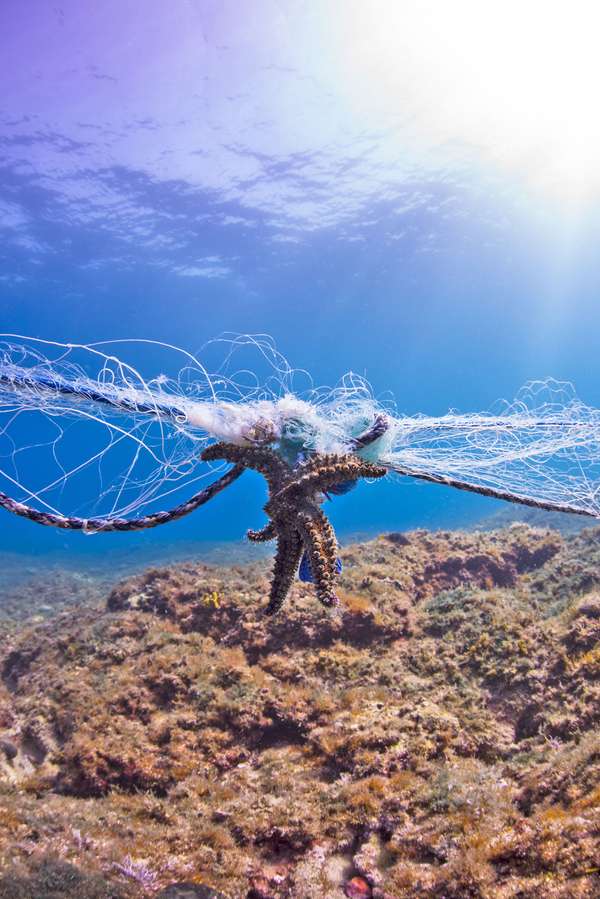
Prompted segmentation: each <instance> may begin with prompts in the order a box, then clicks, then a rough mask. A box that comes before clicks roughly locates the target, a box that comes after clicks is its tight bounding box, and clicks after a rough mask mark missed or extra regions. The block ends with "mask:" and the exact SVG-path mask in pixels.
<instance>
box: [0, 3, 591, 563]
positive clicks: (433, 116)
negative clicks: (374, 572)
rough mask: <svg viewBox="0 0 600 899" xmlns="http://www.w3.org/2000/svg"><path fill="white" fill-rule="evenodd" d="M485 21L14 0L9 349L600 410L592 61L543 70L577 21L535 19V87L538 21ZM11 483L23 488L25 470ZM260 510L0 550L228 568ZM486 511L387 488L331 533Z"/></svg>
mask: <svg viewBox="0 0 600 899" xmlns="http://www.w3.org/2000/svg"><path fill="white" fill-rule="evenodd" d="M533 6H536V7H537V4H532V7H533ZM367 7H368V8H367ZM490 15H491V21H487V20H485V18H482V13H481V11H478V5H476V4H469V3H464V2H461V3H458V4H457V5H456V6H454V4H453V13H452V15H449V14H448V13H446V12H443V11H442V10H441V9H439V7H436V4H428V3H425V4H420V3H413V2H409V3H406V4H401V5H398V6H397V5H396V4H390V3H374V4H363V3H361V2H358V0H350V2H344V3H341V2H336V0H331V2H319V3H312V4H311V3H308V4H306V3H300V2H289V3H276V2H269V0H258V2H256V3H252V4H240V3H238V2H230V0H220V2H211V0H202V2H200V0H199V2H192V0H173V2H171V3H169V4H164V3H162V2H160V0H148V2H144V3H141V2H128V3H122V2H117V0H106V2H103V3H101V4H95V5H92V4H81V3H77V2H75V0H65V2H60V3H58V4H56V5H53V4H47V3H44V2H42V0H31V2H28V3H26V4H22V3H17V2H13V0H5V2H3V3H2V4H1V7H0V35H1V37H0V42H1V45H2V52H1V53H0V84H1V85H2V89H1V95H0V147H1V149H0V234H1V242H0V310H1V320H0V325H1V328H0V330H2V332H6V333H14V334H20V335H30V336H32V337H36V338H42V339H44V340H51V341H61V342H73V343H78V344H88V343H89V344H91V343H94V342H96V341H100V340H109V339H110V340H123V339H129V338H138V339H144V340H151V341H162V342H165V343H168V344H171V345H175V346H178V347H182V348H183V349H185V350H187V351H190V352H193V353H198V354H199V357H200V358H203V357H202V353H203V352H204V350H203V349H202V348H203V347H204V346H205V345H206V344H207V342H208V341H210V340H211V339H213V338H216V337H219V336H220V335H222V334H225V333H229V334H231V333H234V334H267V335H270V337H271V338H272V339H273V341H274V342H275V345H276V346H277V348H278V350H279V351H280V352H281V353H282V354H283V355H284V356H285V357H286V358H287V359H288V360H289V362H290V364H291V365H292V366H295V367H298V368H301V369H304V370H306V371H307V372H309V373H310V375H311V377H312V379H313V382H314V383H315V384H316V385H320V384H335V383H336V382H337V381H338V379H339V378H340V377H341V376H342V375H343V374H344V373H345V372H347V371H350V370H351V371H353V372H356V373H358V374H359V375H361V376H364V377H366V378H367V379H368V381H369V382H370V384H371V385H372V388H373V391H374V394H375V395H376V396H380V397H382V398H388V397H389V396H393V397H394V398H395V401H396V405H397V409H398V411H399V412H400V413H403V414H407V415H413V414H416V413H418V412H422V413H426V414H430V415H441V414H443V413H445V412H446V411H448V410H449V409H456V410H459V411H461V412H472V411H480V410H486V409H489V408H490V407H491V406H492V405H493V404H494V402H495V401H497V400H498V399H500V398H505V399H511V398H512V397H514V396H515V395H516V393H517V392H518V390H519V388H520V387H521V386H522V385H523V384H524V383H526V382H527V381H529V380H531V379H538V378H546V377H553V378H556V379H559V380H567V381H570V382H572V383H573V384H574V385H575V387H576V389H577V392H578V394H579V396H580V397H581V398H582V400H583V401H584V402H586V403H587V404H589V405H590V406H593V407H599V406H600V378H599V375H600V358H599V355H598V352H597V347H598V334H599V329H600V313H599V311H598V310H599V308H600V307H599V305H598V291H599V287H600V256H599V255H598V253H597V243H598V228H599V218H598V204H597V186H598V184H597V178H596V175H597V172H596V170H595V165H596V163H595V159H596V155H597V154H595V153H594V148H595V147H597V137H598V135H597V134H596V133H595V132H594V127H595V126H594V125H593V122H592V124H590V122H591V120H592V119H593V110H592V109H591V108H590V107H589V103H590V102H591V96H592V93H593V91H592V86H593V79H592V81H590V77H589V72H588V71H587V70H586V68H585V65H586V62H585V60H586V55H585V53H582V54H580V56H581V58H580V59H579V60H570V65H569V67H568V69H569V71H568V73H567V72H565V71H564V70H562V69H561V73H558V74H557V73H556V71H555V67H553V66H552V65H551V64H550V63H549V61H550V62H551V60H552V58H553V52H554V51H555V50H556V48H557V47H558V46H559V45H560V44H561V40H562V38H563V37H564V33H565V31H564V29H565V28H567V32H568V27H569V25H570V22H567V23H565V22H564V21H562V20H561V19H560V17H559V18H556V21H554V19H552V17H549V18H548V19H547V21H546V26H547V27H546V29H545V30H544V31H543V35H544V38H543V40H544V41H545V43H544V44H543V47H542V50H540V51H539V52H540V53H541V52H542V51H543V54H545V55H543V61H545V63H547V64H546V65H545V67H544V65H541V66H540V64H539V60H537V59H536V61H535V63H534V62H532V60H531V58H530V54H531V44H530V43H528V41H527V40H526V39H525V38H526V37H527V34H528V31H527V29H528V28H529V29H530V31H531V29H534V27H535V16H534V15H533V12H532V13H526V14H523V13H521V12H519V10H518V9H517V7H516V6H514V8H513V6H512V5H511V4H509V5H508V7H506V8H505V9H504V11H503V13H502V15H501V16H500V15H499V13H496V14H492V13H490ZM530 19H531V20H530ZM571 24H572V23H571ZM498 29H500V32H499V33H500V36H501V37H503V39H504V38H505V41H504V44H503V43H502V40H500V39H498V40H496V41H494V42H491V40H490V34H491V33H495V34H496V36H497V35H498ZM578 34H579V35H580V37H581V34H580V32H578ZM581 39H583V38H581ZM511 41H512V42H513V43H512V44H511ZM507 42H508V43H507ZM498 45H501V46H503V47H504V48H505V49H506V47H509V56H510V60H511V64H510V66H508V67H507V66H506V65H505V59H506V57H505V55H504V54H505V50H502V49H500V50H499V49H498ZM586 46H587V45H586ZM591 92H592V93H591ZM116 346H117V348H118V347H119V345H116ZM129 352H133V355H134V357H135V358H134V360H133V361H134V363H135V365H136V367H137V368H138V369H139V370H140V371H141V372H142V373H143V374H144V376H145V377H147V378H152V377H155V376H157V375H159V374H163V373H164V374H166V375H169V376H175V375H176V374H177V372H176V371H163V369H162V368H159V366H160V365H162V364H163V360H162V357H159V356H158V355H157V353H156V352H155V348H154V347H153V346H152V345H151V344H147V345H146V346H145V347H144V346H142V347H140V346H138V347H136V348H135V350H134V351H131V349H130V348H129V347H128V346H127V345H125V344H123V345H122V350H120V349H119V353H120V354H122V357H123V359H124V360H125V361H129V357H128V355H127V354H128V353H129ZM206 352H208V353H209V355H211V358H215V353H216V352H217V350H216V349H215V347H214V346H213V347H212V348H210V349H209V350H207V351H206ZM35 427H36V426H35V425H34V424H27V423H25V424H24V428H25V431H24V433H26V435H27V441H26V442H29V443H35V441H36V439H38V435H37V432H36V429H35ZM27 429H29V430H27ZM44 439H48V435H47V434H46V435H45V436H44ZM78 439H85V438H84V437H81V438H78ZM61 446H62V444H61ZM61 451H62V449H61ZM3 452H4V453H5V458H7V455H10V453H9V451H8V450H7V449H6V447H5V448H4V449H3ZM35 464H37V463H35ZM23 466H24V467H23ZM5 470H11V469H10V462H9V461H7V467H6V468H5ZM20 472H21V473H22V474H24V480H25V481H26V479H27V476H28V475H30V474H31V476H32V477H33V476H34V475H35V476H37V475H38V474H39V471H36V472H31V473H30V472H28V471H27V464H26V461H25V457H23V459H22V460H21V461H20ZM98 483H99V480H98V472H97V471H96V470H94V471H90V474H89V480H88V481H87V482H85V481H83V482H79V485H78V488H77V489H78V490H81V494H82V495H81V500H82V502H83V500H85V501H86V502H87V501H93V500H94V498H95V496H96V494H97V492H98V490H99V488H98ZM104 486H106V485H104ZM9 487H10V483H9V482H7V481H6V480H4V481H3V485H2V489H7V490H9ZM182 489H183V488H182ZM9 492H10V490H9ZM184 495H185V490H184ZM65 496H66V499H68V500H69V501H70V500H71V499H73V497H71V496H69V495H68V492H67V493H66V494H65ZM75 499H79V497H76V498H75ZM263 502H264V486H263V483H262V481H261V479H260V478H259V477H258V476H255V475H252V474H247V475H245V476H244V478H243V479H242V480H240V481H239V482H238V483H236V484H235V486H233V487H232V488H231V489H230V490H228V491H227V493H226V494H223V495H222V496H220V497H219V498H217V499H216V500H214V501H213V502H212V503H211V504H210V505H209V506H207V507H205V508H204V509H202V510H201V511H199V512H198V513H196V514H195V515H193V516H191V517H189V518H187V519H184V520H182V521H180V522H177V523H175V524H172V525H170V526H169V527H168V528H161V529H158V530H156V531H152V532H148V533H143V534H124V535H102V536H95V537H84V536H82V535H80V534H69V533H65V532H55V531H53V530H51V529H46V528H41V527H38V526H36V525H34V524H31V523H29V522H26V521H22V520H19V519H16V518H14V517H12V516H9V515H8V514H5V513H2V516H1V519H0V532H1V538H2V548H3V549H4V550H5V551H6V552H10V553H12V554H17V556H18V555H19V554H21V555H24V556H37V557H41V558H42V559H43V558H45V557H46V554H47V553H51V554H53V555H54V556H62V557H63V558H65V559H68V560H69V561H71V562H72V561H73V560H74V559H81V560H82V562H83V561H84V560H85V559H88V558H90V557H93V558H94V559H95V560H96V561H97V560H98V559H102V560H110V558H111V554H112V553H114V554H118V555H119V557H122V556H123V555H125V556H126V555H127V554H131V559H132V561H133V560H135V558H136V557H139V554H140V553H142V554H143V556H144V558H146V557H148V558H152V557H153V554H154V555H156V557H159V556H160V558H163V557H164V552H165V547H171V548H172V551H173V554H175V555H176V554H178V553H180V552H188V547H189V552H190V553H191V554H193V553H194V552H197V553H198V554H201V553H202V552H203V551H206V552H208V551H209V550H211V547H214V545H217V546H221V544H224V545H225V547H226V549H225V550H224V557H227V552H228V551H230V553H231V558H237V557H238V555H239V552H240V548H243V552H246V551H247V546H246V545H245V544H243V539H244V533H245V530H246V528H247V527H258V526H260V524H261V523H262V521H263V513H262V512H261V506H262V503H263ZM499 507H500V504H498V503H495V502H494V501H491V500H484V499H482V498H477V497H473V496H469V495H465V494H462V493H457V492H455V491H452V490H450V489H446V488H442V487H437V486H431V485H425V484H416V483H412V482H409V481H404V482H402V481H400V480H396V481H395V482H389V483H388V482H386V483H377V484H361V485H360V486H359V487H358V489H357V490H356V491H354V492H353V493H352V494H350V495H348V496H345V497H339V498H336V499H335V500H333V501H332V502H331V503H330V504H328V514H330V516H331V519H332V521H333V522H334V524H335V525H336V528H337V531H338V534H339V535H340V537H341V539H342V540H348V539H350V538H351V536H352V535H353V534H373V533H378V532H380V531H384V530H401V529H406V528H415V527H427V528H434V529H435V528H440V527H454V526H461V525H463V524H465V523H472V522H473V521H476V520H477V519H478V518H485V517H487V516H489V515H491V514H493V513H494V512H495V511H497V509H498V508H499ZM227 548H229V549H227ZM219 557H220V558H221V557H223V552H222V553H221V555H220V556H219Z"/></svg>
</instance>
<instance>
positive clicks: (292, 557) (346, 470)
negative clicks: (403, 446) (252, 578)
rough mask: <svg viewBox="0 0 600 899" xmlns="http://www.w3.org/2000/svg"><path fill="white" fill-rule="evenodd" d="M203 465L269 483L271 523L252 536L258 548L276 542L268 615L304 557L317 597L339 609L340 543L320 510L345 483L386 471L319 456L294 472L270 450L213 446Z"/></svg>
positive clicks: (354, 459)
mask: <svg viewBox="0 0 600 899" xmlns="http://www.w3.org/2000/svg"><path fill="white" fill-rule="evenodd" d="M202 459H203V460H204V461H207V462H208V461H214V460H217V459H224V460H225V461H226V462H231V463H233V464H235V465H243V466H245V467H246V468H252V469H254V470H255V471H258V472H260V473H261V474H262V475H263V476H264V477H265V480H266V481H267V486H268V488H269V499H268V501H267V503H266V505H265V506H264V510H265V512H266V513H267V515H268V517H269V521H268V523H267V524H266V525H265V526H264V527H263V528H261V530H259V531H252V530H250V531H248V539H249V540H252V541H254V542H255V543H262V542H265V541H267V540H275V539H276V540H277V552H276V554H275V565H274V569H273V580H272V583H271V593H270V598H269V604H268V605H267V607H266V610H265V611H266V613H267V614H268V615H273V614H274V613H275V612H277V611H279V609H280V608H281V606H282V605H283V603H284V602H285V599H286V596H287V595H288V593H289V590H290V587H291V586H292V583H293V581H294V578H295V576H296V572H297V570H298V564H299V562H300V559H301V558H302V554H303V552H306V554H307V557H308V560H309V563H310V568H311V573H312V576H313V580H314V583H315V587H316V592H317V597H318V599H319V600H320V602H322V603H323V605H325V606H336V605H338V604H339V600H338V598H337V596H336V594H335V591H334V582H335V577H336V558H337V540H336V536H335V532H334V530H333V527H332V526H331V523H330V522H329V520H328V518H327V516H326V515H325V514H324V513H323V511H322V510H321V508H320V504H321V503H322V502H323V499H324V494H326V492H327V490H329V489H331V488H332V487H335V486H336V485H337V484H340V483H341V482H344V481H356V480H358V479H359V478H382V477H383V476H384V475H386V474H387V469H385V468H384V467H383V466H381V465H375V464H374V463H372V462H366V461H365V460H364V459H361V458H360V457H359V456H356V455H354V454H345V455H341V454H336V453H329V454H325V453H315V454H314V455H312V456H311V457H310V458H309V459H308V460H307V461H305V462H301V463H299V464H298V465H296V466H294V467H292V466H291V465H288V464H287V462H286V461H285V460H284V459H283V458H282V457H281V456H280V455H279V454H278V453H277V452H276V451H275V450H273V449H271V448H270V447H266V446H238V445H237V444H234V443H214V444H212V446H209V447H207V449H205V450H204V452H203V453H202Z"/></svg>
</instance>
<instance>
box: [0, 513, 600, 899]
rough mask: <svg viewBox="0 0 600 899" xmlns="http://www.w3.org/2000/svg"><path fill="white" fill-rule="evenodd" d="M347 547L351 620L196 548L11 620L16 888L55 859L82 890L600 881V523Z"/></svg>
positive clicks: (522, 885)
mask: <svg viewBox="0 0 600 899" xmlns="http://www.w3.org/2000/svg"><path fill="white" fill-rule="evenodd" d="M342 556H343V559H344V573H343V575H342V577H341V579H340V580H341V582H340V596H341V600H342V606H341V609H340V612H339V614H335V615H332V614H331V613H330V612H328V611H327V610H325V609H324V608H323V607H322V606H320V605H319V604H318V602H317V601H316V600H315V597H314V593H313V589H312V587H311V586H310V585H306V584H301V583H297V584H296V585H295V586H294V588H293V589H292V592H291V596H290V598H289V600H288V603H287V605H286V607H285V608H284V610H283V611H282V612H281V614H279V615H277V616H275V617H274V618H273V619H267V618H265V617H264V616H263V615H261V608H262V607H263V606H264V604H265V601H266V595H267V593H268V583H269V581H268V570H267V565H266V563H262V562H261V563H256V564H252V565H249V566H232V567H230V568H218V567H214V566H208V565H205V564H194V563H186V564H182V565H177V566H171V567H166V568H160V569H157V568H154V569H150V570H148V571H146V572H144V573H142V574H140V575H137V576H135V577H131V578H129V579H127V580H125V581H123V582H121V583H120V584H118V585H117V586H116V587H114V588H113V589H112V591H111V592H110V593H109V595H108V597H107V600H106V602H105V604H104V605H103V606H100V607H98V606H97V605H96V606H95V605H94V604H93V603H91V604H88V605H82V606H79V607H78V608H77V610H76V611H75V612H74V611H73V610H69V611H68V612H67V613H62V614H61V613H58V614H57V616H56V617H55V618H54V619H53V620H52V621H51V622H47V621H40V622H38V623H35V624H32V623H31V622H29V623H26V624H24V625H22V626H21V627H19V628H17V629H13V630H12V631H11V632H10V633H9V634H8V636H7V638H6V640H5V643H4V645H3V648H2V651H1V652H0V671H1V675H2V679H1V684H0V870H3V869H7V868H8V869H9V871H8V873H6V874H5V883H6V884H9V885H10V889H13V892H14V890H19V889H21V891H23V890H26V889H29V888H30V886H31V884H37V883H38V882H41V881H39V878H40V877H41V876H42V874H41V873H40V872H41V871H42V868H41V867H40V865H42V866H43V864H50V863H49V862H41V861H40V859H60V860H61V861H60V864H64V865H66V866H67V867H66V868H64V869H60V870H61V871H63V874H64V877H65V878H67V879H68V877H69V876H71V877H80V878H83V880H81V884H82V886H81V888H80V887H78V889H81V893H80V894H81V895H82V896H86V895H90V896H94V895H96V894H94V893H93V892H90V891H92V890H93V889H96V890H100V892H98V896H99V897H100V896H104V895H107V896H108V895H111V896H112V895H115V896H117V895H123V896H130V895H132V896H139V895H148V896H150V895H154V896H156V895H160V896H164V897H165V899H166V897H167V896H169V897H170V896H173V897H175V896H177V897H179V896H181V897H182V899H183V896H184V895H185V896H186V899H187V894H186V893H185V892H184V893H181V890H184V891H185V890H187V891H188V893H190V895H193V896H202V895H206V896H217V895H223V896H225V897H227V899H252V897H253V899H259V897H268V899H287V897H289V899H294V897H303V899H304V897H306V899H319V897H321V896H323V897H331V899H343V897H344V896H348V895H365V896H372V899H391V897H400V899H402V897H407V899H410V897H417V896H418V897H421V896H432V897H434V896H437V897H442V896H444V897H448V899H450V897H453V899H454V897H456V899H459V897H481V899H488V897H489V899H492V897H500V899H505V897H506V899H509V897H514V899H516V897H537V896H540V897H544V899H552V897H567V896H577V897H584V896H590V897H592V896H595V895H599V890H598V883H599V880H598V878H599V876H600V856H599V854H598V851H599V847H600V752H599V751H598V745H600V743H599V742H598V737H599V736H600V643H599V638H600V599H599V596H600V593H599V592H598V591H599V590H600V532H598V531H583V532H581V533H580V534H577V535H575V536H561V535H559V534H557V533H555V532H552V531H548V530H535V529H532V528H529V527H527V526H523V525H514V526H512V527H511V528H509V529H507V530H505V531H498V532H492V533H469V534H464V533H459V532H448V531H445V532H439V533H428V532H424V531H419V532H414V533H407V534H402V535H398V534H393V535H388V536H384V537H381V538H378V539H376V540H372V541H369V542H367V543H363V544H356V545H353V546H349V547H348V548H347V549H345V550H343V552H342ZM52 864H54V862H52ZM57 864H58V862H57ZM15 866H16V867H15ZM48 870H49V869H48ZM57 870H59V869H57ZM69 872H70V873H69ZM44 876H46V875H44ZM56 876H57V877H58V874H57V875H56ZM6 878H8V879H6ZM35 878H38V880H36V879H35ZM85 878H87V880H85ZM65 882H66V881H65ZM2 883H4V882H3V881H0V885H1V884H2ZM31 888H33V887H31ZM6 889H8V886H6ZM36 889H37V887H36ZM85 890H88V892H87V893H86V892H85ZM102 890H105V893H102V892H101V891H102ZM106 890H108V891H109V892H108V893H106ZM110 890H113V893H111V892H110ZM169 890H170V891H171V892H169ZM177 890H179V892H176V891H177ZM161 891H162V892H161ZM173 891H175V892H173ZM190 891H191V892H190ZM202 891H204V892H202ZM211 891H212V892H211ZM361 891H362V892H361ZM63 894H64V895H69V894H68V893H63ZM6 895H7V896H12V895H13V893H6ZM14 895H15V897H20V896H21V895H28V894H27V893H26V892H25V893H23V892H21V893H18V892H16V893H14ZM43 895H46V894H44V893H40V896H43ZM48 895H50V894H48ZM77 895H79V893H78V894H77ZM2 896H4V893H2V890H1V888H0V897H2Z"/></svg>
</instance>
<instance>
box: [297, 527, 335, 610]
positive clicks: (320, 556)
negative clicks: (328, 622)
mask: <svg viewBox="0 0 600 899" xmlns="http://www.w3.org/2000/svg"><path fill="white" fill-rule="evenodd" d="M300 528H301V535H302V540H303V543H304V546H305V547H306V551H307V553H308V558H309V561H310V568H311V571H312V575H313V578H314V582H315V588H316V591H317V597H318V599H319V601H320V602H322V603H323V605H324V606H337V605H338V604H339V600H338V598H337V596H336V595H335V590H334V583H335V554H333V556H332V554H331V553H330V552H329V551H328V549H329V548H328V545H327V543H328V538H327V537H326V536H325V535H324V533H323V529H322V527H321V523H320V522H319V521H318V520H316V519H315V518H313V517H311V516H309V515H303V516H301V517H300ZM334 539H335V538H334Z"/></svg>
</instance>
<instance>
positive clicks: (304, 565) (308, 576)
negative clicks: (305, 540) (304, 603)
mask: <svg viewBox="0 0 600 899" xmlns="http://www.w3.org/2000/svg"><path fill="white" fill-rule="evenodd" d="M335 573H336V574H341V573H342V560H341V559H336V560H335ZM298 577H299V579H300V580H301V581H303V582H304V583H305V584H314V582H315V580H314V578H313V573H312V569H311V567H310V562H309V560H308V555H307V553H303V554H302V559H301V560H300V568H299V569H298Z"/></svg>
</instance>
